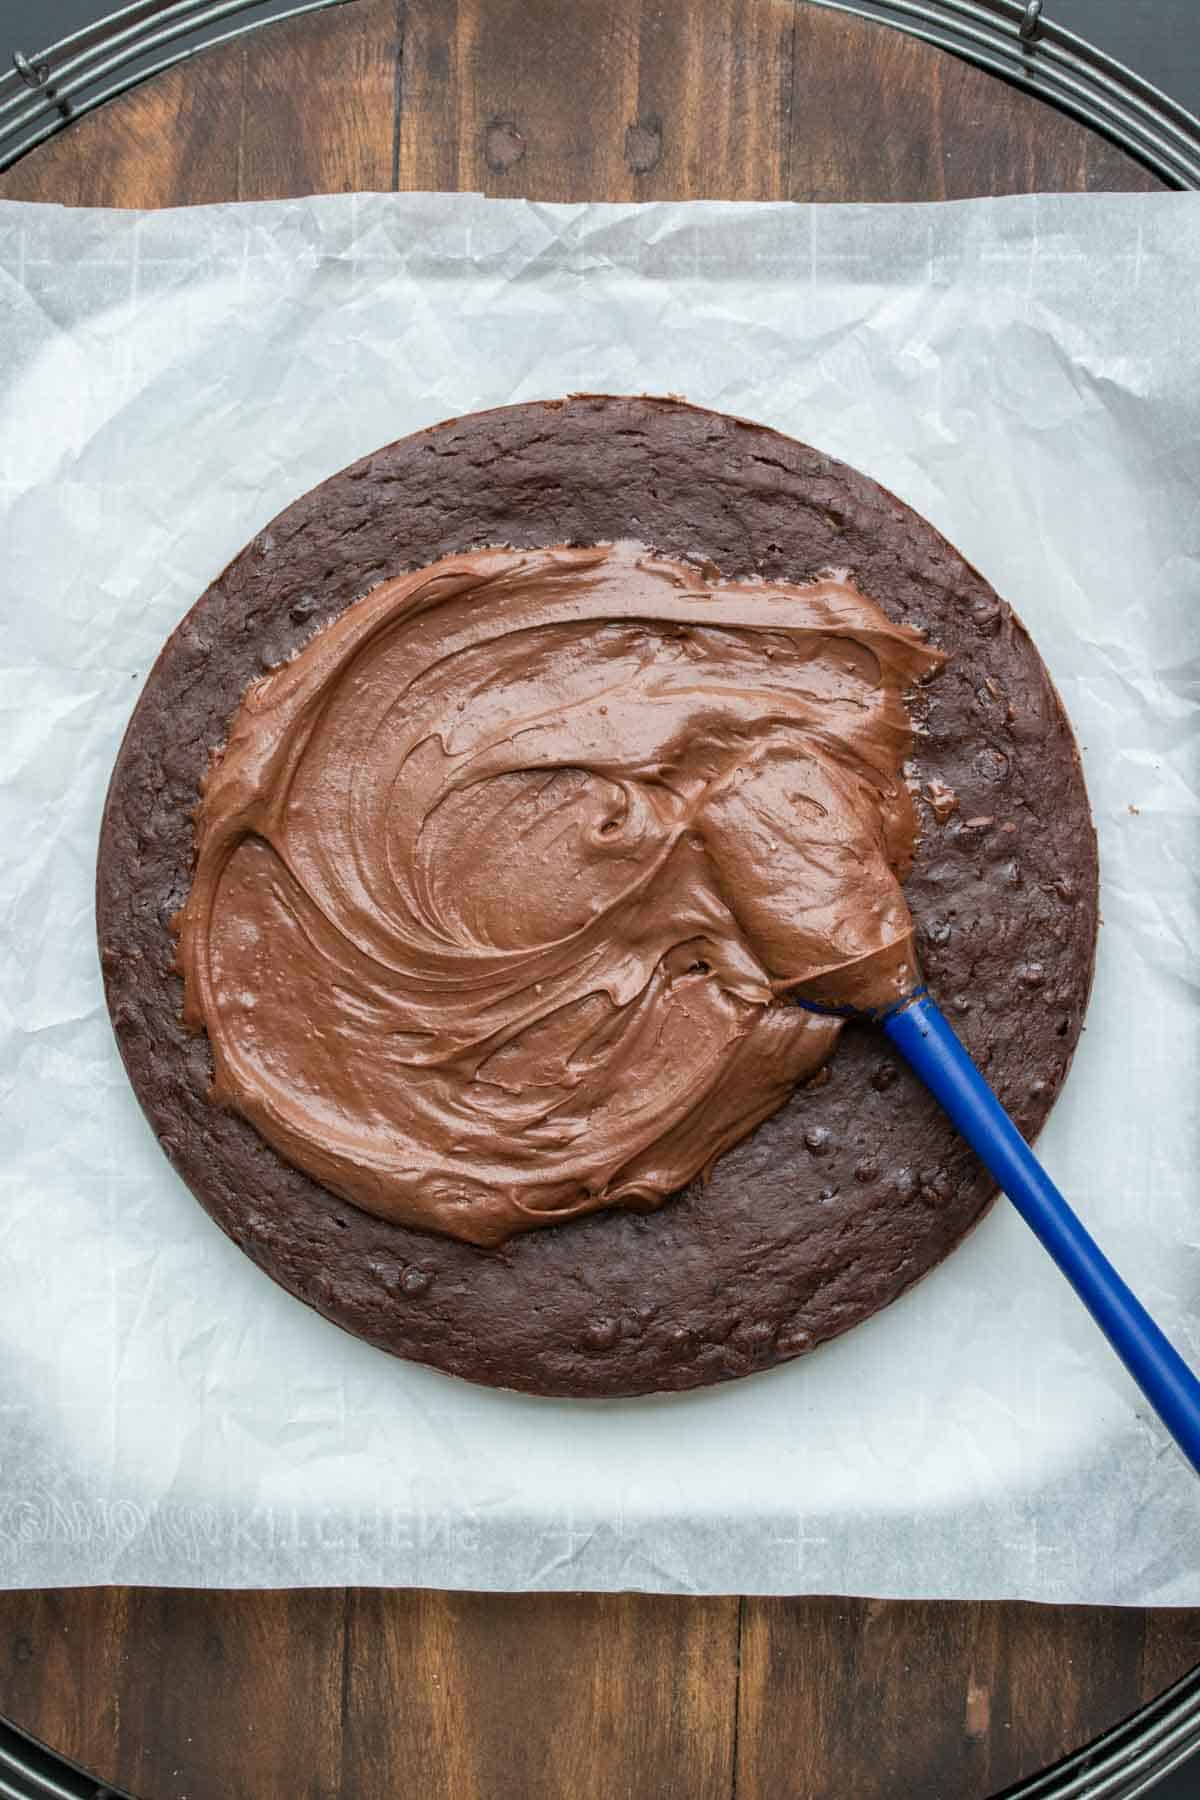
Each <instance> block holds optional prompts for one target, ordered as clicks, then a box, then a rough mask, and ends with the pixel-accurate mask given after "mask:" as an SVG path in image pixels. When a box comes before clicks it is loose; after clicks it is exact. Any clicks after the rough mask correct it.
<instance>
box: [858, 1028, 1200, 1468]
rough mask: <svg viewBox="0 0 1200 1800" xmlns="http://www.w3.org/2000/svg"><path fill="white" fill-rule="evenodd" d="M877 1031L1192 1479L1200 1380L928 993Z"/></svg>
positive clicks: (1199, 1429) (1199, 1438)
mask: <svg viewBox="0 0 1200 1800" xmlns="http://www.w3.org/2000/svg"><path fill="white" fill-rule="evenodd" d="M883 1029H884V1031H885V1032H886V1033H887V1035H888V1037H889V1038H890V1039H891V1040H892V1042H893V1044H895V1046H896V1048H897V1050H899V1051H900V1052H901V1054H902V1055H903V1056H904V1057H905V1058H906V1059H907V1061H908V1062H909V1063H910V1064H911V1066H912V1068H913V1069H914V1070H915V1071H916V1073H917V1074H918V1075H919V1076H920V1077H921V1080H922V1081H923V1082H924V1083H925V1085H926V1087H928V1088H929V1090H930V1092H931V1093H932V1094H933V1095H934V1096H935V1098H936V1099H938V1100H939V1101H940V1102H941V1104H942V1106H943V1107H944V1108H945V1110H946V1112H947V1113H948V1114H949V1116H950V1118H951V1119H952V1120H953V1122H954V1124H955V1125H956V1126H957V1128H958V1130H959V1131H960V1132H961V1134H962V1136H963V1137H964V1138H965V1139H966V1140H967V1142H968V1144H970V1146H971V1148H972V1149H973V1150H974V1152H975V1154H976V1155H977V1156H978V1157H979V1159H980V1161H981V1162H982V1163H983V1164H984V1165H985V1167H986V1168H988V1169H990V1171H991V1173H992V1174H993V1175H994V1176H995V1178H996V1180H997V1182H998V1183H999V1184H1000V1186H1001V1188H1003V1190H1004V1192H1005V1193H1006V1194H1007V1195H1008V1197H1009V1199H1010V1200H1011V1201H1012V1203H1013V1205H1014V1206H1015V1207H1016V1209H1017V1211H1018V1212H1019V1213H1020V1214H1021V1217H1022V1218H1023V1219H1024V1220H1025V1222H1026V1224H1027V1225H1029V1226H1031V1227H1032V1229H1033V1230H1034V1231H1035V1232H1036V1233H1037V1235H1038V1237H1039V1238H1040V1239H1041V1241H1042V1243H1043V1244H1044V1245H1045V1247H1046V1249H1047V1250H1048V1251H1049V1252H1050V1254H1051V1256H1052V1257H1053V1258H1054V1260H1055V1262H1056V1263H1057V1264H1058V1266H1059V1268H1060V1269H1061V1270H1062V1272H1063V1274H1064V1275H1065V1276H1066V1278H1067V1280H1068V1281H1069V1282H1070V1283H1071V1286H1072V1287H1073V1288H1074V1289H1075V1292H1076V1293H1077V1294H1078V1295H1079V1298H1080V1299H1081V1300H1082V1301H1083V1304H1084V1305H1085V1306H1086V1307H1087V1309H1088V1311H1089V1312H1090V1313H1091V1315H1092V1317H1093V1319H1095V1321H1096V1323H1097V1325H1099V1327H1100V1329H1101V1331H1103V1333H1104V1335H1105V1337H1107V1339H1108V1341H1109V1343H1110V1344H1111V1345H1112V1347H1113V1349H1114V1350H1115V1351H1116V1353H1117V1355H1118V1356H1119V1357H1120V1358H1121V1361H1122V1362H1123V1363H1124V1364H1125V1367H1126V1368H1127V1369H1128V1370H1129V1373H1130V1374H1131V1375H1132V1376H1133V1379H1134V1380H1135V1381H1136V1382H1137V1384H1138V1386H1139V1387H1140V1388H1141V1390H1142V1392H1143V1394H1145V1396H1146V1398H1147V1400H1148V1401H1149V1402H1150V1404H1151V1406H1152V1407H1153V1408H1154V1410H1155V1412H1156V1413H1157V1414H1158V1416H1159V1418H1160V1419H1161V1420H1162V1422H1163V1424H1164V1425H1165V1426H1166V1428H1167V1430H1168V1431H1169V1432H1170V1433H1171V1435H1172V1437H1173V1438H1174V1439H1175V1441H1176V1443H1177V1444H1178V1445H1179V1447H1180V1449H1181V1450H1182V1451H1183V1453H1184V1455H1185V1456H1186V1457H1187V1459H1188V1461H1189V1462H1190V1463H1191V1464H1192V1467H1193V1468H1194V1469H1196V1471H1197V1472H1198V1473H1200V1381H1198V1380H1197V1379H1196V1377H1195V1375H1193V1373H1192V1371H1191V1370H1190V1369H1189V1368H1188V1366H1187V1364H1186V1363H1185V1362H1184V1360H1183V1358H1182V1357H1181V1356H1180V1354H1179V1352H1178V1351H1177V1350H1176V1349H1175V1348H1174V1346H1173V1345H1172V1344H1170V1343H1169V1342H1168V1340H1167V1339H1166V1337H1164V1335H1163V1333H1162V1332H1161V1331H1160V1330H1159V1328H1158V1326H1157V1325H1156V1324H1155V1323H1154V1320H1153V1319H1152V1318H1151V1317H1150V1314H1149V1313H1148V1312H1147V1311H1146V1309H1145V1307H1144V1306H1143V1305H1142V1303H1141V1301H1140V1300H1139V1299H1138V1298H1137V1297H1136V1295H1135V1294H1133V1293H1132V1292H1131V1291H1130V1289H1129V1288H1127V1287H1126V1285H1125V1283H1124V1282H1123V1281H1122V1280H1121V1277H1120V1276H1119V1275H1118V1274H1117V1271H1116V1270H1115V1269H1114V1268H1113V1266H1112V1264H1111V1263H1110V1262H1109V1260H1108V1258H1107V1257H1106V1256H1105V1255H1104V1253H1103V1251H1102V1250H1101V1249H1100V1248H1099V1246H1098V1245H1097V1244H1096V1243H1095V1241H1094V1240H1093V1239H1092V1237H1091V1236H1090V1235H1089V1233H1088V1232H1087V1231H1085V1230H1084V1228H1083V1226H1082V1224H1081V1223H1080V1221H1079V1220H1078V1219H1077V1218H1076V1216H1075V1214H1074V1213H1073V1212H1072V1211H1071V1208H1070V1207H1069V1206H1068V1205H1067V1202H1066V1201H1065V1200H1064V1199H1063V1197H1062V1195H1061V1194H1060V1193H1059V1191H1058V1189H1057V1188H1056V1187H1055V1185H1054V1183H1053V1182H1052V1181H1051V1179H1050V1177H1049V1176H1048V1175H1047V1173H1046V1171H1045V1169H1043V1168H1042V1166H1041V1164H1040V1163H1039V1162H1038V1160H1037V1158H1036V1156H1035V1155H1034V1154H1033V1151H1032V1150H1031V1149H1030V1148H1029V1145H1028V1144H1027V1143H1026V1142H1025V1139H1024V1138H1023V1137H1022V1136H1021V1134H1020V1132H1019V1131H1018V1130H1017V1128H1016V1126H1015V1125H1014V1124H1013V1122H1012V1120H1011V1119H1010V1118H1009V1116H1008V1114H1007V1113H1006V1112H1005V1110H1004V1108H1003V1107H1002V1106H1001V1104H1000V1102H999V1101H998V1100H997V1098H996V1096H995V1094H993V1092H992V1090H991V1088H990V1087H989V1086H988V1084H987V1082H986V1081H985V1080H984V1079H983V1076H982V1075H981V1074H980V1073H979V1070H978V1069H977V1068H976V1067H975V1064H974V1063H973V1062H972V1061H971V1058H970V1057H969V1056H968V1055H967V1052H966V1051H965V1050H964V1049H963V1047H962V1045H961V1044H960V1043H959V1041H958V1038H957V1037H956V1036H955V1034H954V1031H953V1030H952V1028H951V1026H950V1023H949V1021H948V1020H947V1019H945V1018H944V1017H943V1015H942V1014H941V1012H939V1010H938V1008H937V1007H936V1006H935V1005H934V1003H933V1001H932V1000H930V999H929V997H928V996H927V995H921V996H919V997H918V998H917V999H915V1000H910V1001H909V1002H908V1004H907V1005H906V1006H903V1007H901V1008H900V1009H899V1010H898V1011H896V1012H894V1013H891V1014H890V1015H889V1016H888V1017H887V1018H885V1019H884V1020H883Z"/></svg>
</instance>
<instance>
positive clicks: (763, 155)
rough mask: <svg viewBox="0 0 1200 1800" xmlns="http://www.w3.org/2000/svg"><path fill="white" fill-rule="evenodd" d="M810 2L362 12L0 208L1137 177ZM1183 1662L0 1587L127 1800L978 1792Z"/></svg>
mask: <svg viewBox="0 0 1200 1800" xmlns="http://www.w3.org/2000/svg"><path fill="white" fill-rule="evenodd" d="M1156 186H1157V183H1156V182H1155V181H1154V180H1153V178H1152V177H1151V176H1149V175H1148V174H1146V172H1145V171H1144V170H1142V169H1141V168H1139V167H1138V166H1137V165H1136V164H1134V163H1132V162H1130V161H1129V160H1128V159H1127V158H1126V157H1124V156H1123V155H1122V154H1121V153H1120V152H1119V151H1117V150H1115V149H1113V148H1112V147H1111V146H1110V145H1108V144H1107V143H1105V142H1104V141H1103V140H1101V139H1099V138H1097V137H1095V136H1093V135H1092V134H1090V133H1089V132H1087V131H1085V130H1084V129H1083V128H1082V127H1080V126H1077V125H1075V124H1073V123H1072V122H1070V121H1069V120H1067V119H1064V118H1062V117H1060V116H1059V115H1057V114H1055V113H1051V112H1049V111H1048V110H1046V109H1045V108H1043V107H1042V106H1041V105H1039V104H1038V103H1037V102H1036V101H1033V100H1031V99H1030V98H1028V97H1027V96H1025V95H1022V94H1020V93H1017V92H1016V91H1014V90H1012V89H1010V88H1008V87H1006V86H1004V85H1002V84H1001V83H999V82H996V81H993V80H992V79H990V78H989V77H987V76H985V75H983V74H981V73H979V72H977V71H975V70H972V69H969V68H967V67H966V66H965V65H963V64H960V63H957V62H954V61H952V60H950V59H948V58H946V57H944V56H941V55H940V54H939V53H937V52H935V51H933V50H930V49H928V48H927V47H925V46H923V45H920V44H918V43H916V42H915V41H913V40H911V39H906V38H903V37H901V36H899V35H897V34H895V33H892V32H890V31H887V30H886V29H884V28H882V27H879V26H873V25H867V24H864V23H861V22H857V21H853V20H851V19H848V18H844V17H839V16H837V15H835V14H831V13H828V12H822V11H820V10H818V9H816V8H813V7H809V6H806V5H803V4H795V3H794V0H690V3H689V4H688V5H684V4H683V3H682V0H573V3H572V4H567V3H566V0H407V3H405V0H400V3H399V4H397V3H396V0H354V4H351V5H348V6H344V7H341V8H338V9H336V10H334V11H331V12H329V13H327V14H324V15H318V16H316V17H311V18H309V19H307V20H301V21H296V22H293V23H291V24H286V25H278V26H271V27H268V28H266V29H264V30H262V31H260V32H258V33H256V34H255V35H253V36H250V37H247V38H245V39H243V40H242V41H241V42H238V43H234V44H232V45H229V46H227V47H224V48H221V49H217V50H213V51H209V52H206V53H205V54H204V55H202V56H200V57H199V58H197V59H196V60H195V61H193V62H191V63H190V64H188V65H187V66H185V67H183V68H180V69H177V70H175V71H172V72H170V73H168V74H166V75H164V76H161V77H159V78H158V79H156V80H155V81H154V82H153V83H151V84H149V85H147V86H145V87H142V88H140V89H137V90H135V91H134V92H133V93H132V94H129V95H127V96H125V97H124V98H123V99H122V100H120V101H117V102H115V103H114V104H113V105H111V106H109V107H108V108H106V109H105V110H104V111H102V112H100V113H97V114H94V115H92V116H89V117H87V118H84V119H82V120H80V121H78V122H77V123H76V124H74V125H73V126H72V127H71V128H70V129H69V130H68V131H66V132H65V133H63V134H62V135H60V136H59V137H57V138H55V139H53V140H52V141H51V142H50V143H48V144H46V145H44V146H43V147H42V148H41V149H39V150H37V151H36V152H34V153H33V154H32V155H30V156H29V157H27V158H25V160H24V161H23V162H21V163H19V164H18V165H17V166H16V167H15V168H14V169H13V170H12V171H10V172H9V173H8V174H7V175H6V176H3V177H0V194H4V195H7V196H9V197H12V198H16V199H30V200H58V201H65V202H68V203H71V204H82V205H98V206H163V205H174V204H182V203H189V202H199V201H206V200H230V199H235V198H238V199H266V198H273V197H278V196H282V195H288V194H301V193H307V192H339V191H343V190H349V189H353V188H359V189H366V188H394V187H400V188H470V189H480V190H482V191H484V192H486V193H491V194H525V195H530V196H533V197H535V198H541V199H585V198H590V199H644V200H653V199H663V198H689V197H709V198H711V197H725V198H738V199H789V198H790V199H796V200H810V199H817V200H843V199H858V200H918V199H941V198H955V197H964V196H967V195H973V194H986V193H1020V192H1027V191H1030V190H1034V189H1042V190H1047V189H1056V190H1080V189H1102V188H1122V189H1137V190H1145V191H1150V190H1152V189H1153V188H1155V187H1156ZM1198 1661H1200V1613H1188V1612H1149V1613H1146V1612H1140V1611H1118V1610H1115V1609H1110V1608H1092V1609H1085V1608H1045V1607H1033V1606H1022V1605H1016V1604H990V1605H970V1606H967V1605H950V1604H945V1603H928V1604H900V1603H885V1602H880V1601H864V1600H841V1599H796V1600H755V1599H744V1600H739V1599H737V1598H728V1599H724V1598H718V1599H706V1600H692V1599H674V1598H652V1597H647V1596H641V1595H615V1596H602V1595H599V1596H598V1595H517V1596H502V1595H498V1596H487V1595H471V1594H459V1595H455V1594H434V1593H420V1592H417V1593H412V1592H391V1591H375V1590H352V1591H348V1592H343V1591H340V1590H339V1591H328V1590H315V1591H307V1592H295V1593H239V1594H231V1593H221V1592H216V1593H203V1592H191V1591H165V1590H158V1589H123V1588H119V1589H111V1588H109V1589H91V1590H79V1591H74V1590H72V1591H65V1592H52V1593H15V1594H7V1595H2V1596H0V1710H3V1711H4V1712H5V1713H7V1714H8V1716H9V1717H11V1718H13V1719H14V1720H15V1721H16V1722H17V1723H19V1724H20V1725H22V1726H23V1727H24V1728H25V1729H27V1730H28V1731H30V1732H32V1733H33V1734H34V1735H35V1736H37V1737H39V1738H41V1739H43V1740H44V1741H45V1742H47V1743H50V1744H52V1745H54V1746H55V1747H56V1748H58V1749H60V1750H62V1751H63V1752H64V1753H65V1754H67V1755H68V1756H71V1757H73V1758H74V1759H76V1760H77V1761H79V1762H82V1763H84V1764H85V1765H86V1766H87V1767H88V1768H89V1769H91V1770H93V1771H95V1773H96V1774H97V1775H98V1776H100V1777H101V1778H102V1779H103V1780H105V1781H109V1782H112V1783H114V1784H117V1785H120V1786H122V1787H125V1788H128V1789H129V1790H130V1791H132V1792H133V1793H134V1794H136V1795H138V1796H140V1797H141V1800H277V1797H278V1800H285V1797H286V1800H300V1797H301V1796H312V1797H314V1800H333V1797H335V1796H336V1797H338V1800H383V1797H385V1796H389V1797H390V1796H393V1795H401V1794H403V1795H410V1794H411V1795H419V1796H420V1797H421V1800H443V1797H445V1800H550V1797H551V1796H553V1797H556V1800H558V1797H561V1800H625V1797H626V1796H628V1797H629V1800H635V1797H636V1800H671V1797H678V1800H726V1797H732V1796H734V1795H736V1797H737V1800H984V1797H985V1796H990V1795H992V1794H995V1793H997V1792H998V1791H999V1790H1001V1789H1002V1788H1004V1787H1006V1786H1007V1785H1009V1784H1010V1783H1012V1782H1014V1781H1016V1780H1018V1779H1019V1778H1020V1777H1022V1776H1024V1775H1028V1774H1030V1773H1032V1772H1034V1771H1036V1770H1038V1769H1041V1768H1043V1767H1045V1766H1046V1765H1047V1764H1049V1763H1051V1762H1053V1761H1055V1760H1057V1759H1058V1758H1059V1757H1061V1756H1063V1755H1064V1754H1066V1753H1067V1752H1069V1751H1070V1750H1072V1749H1074V1748H1076V1747H1077V1746H1078V1745H1080V1744H1082V1743H1085V1742H1087V1741H1088V1740H1089V1739H1091V1738H1092V1737H1094V1736H1095V1735H1096V1734H1098V1733H1099V1732H1101V1731H1103V1730H1104V1729H1106V1728H1107V1727H1108V1726H1110V1725H1112V1724H1114V1723H1116V1722H1117V1721H1118V1720H1120V1719H1122V1718H1125V1717H1126V1716H1128V1715H1129V1714H1130V1713H1131V1712H1132V1711H1133V1710H1134V1709H1135V1708H1136V1707H1137V1706H1139V1705H1140V1704H1141V1703H1142V1702H1143V1701H1145V1700H1148V1699H1150V1698H1152V1697H1153V1696H1154V1695H1156V1694H1158V1693H1160V1692H1161V1691H1162V1690H1163V1689H1164V1688H1165V1687H1167V1686H1168V1685H1169V1684H1170V1683H1171V1682H1173V1681H1174V1680H1176V1679H1177V1678H1178V1677H1179V1676H1180V1675H1182V1674H1183V1673H1184V1672H1185V1671H1186V1670H1188V1669H1190V1668H1191V1667H1193V1666H1194V1665H1195V1664H1196V1663H1197V1662H1198Z"/></svg>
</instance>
